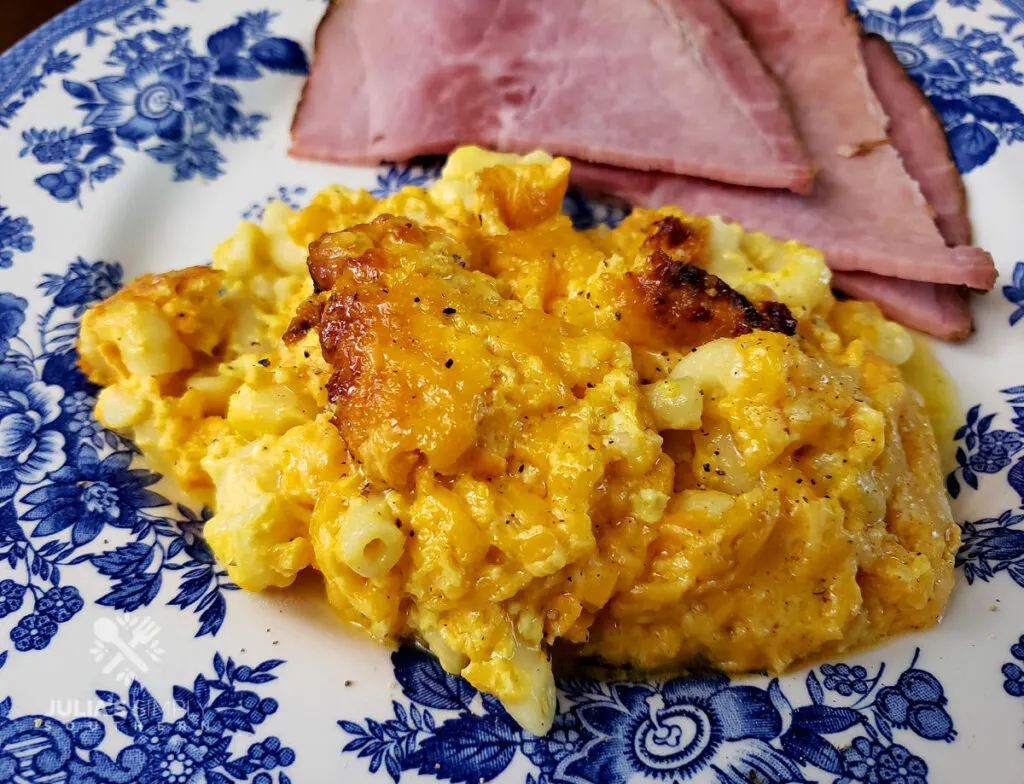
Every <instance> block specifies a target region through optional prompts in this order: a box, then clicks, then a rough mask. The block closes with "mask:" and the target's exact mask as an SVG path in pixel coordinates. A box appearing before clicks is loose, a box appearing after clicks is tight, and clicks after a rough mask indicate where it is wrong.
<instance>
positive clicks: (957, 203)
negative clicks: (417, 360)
mask: <svg viewBox="0 0 1024 784" xmlns="http://www.w3.org/2000/svg"><path fill="white" fill-rule="evenodd" d="M861 54H862V55H863V56H864V64H865V65H866V66H867V71H868V78H869V79H870V80H871V86H872V87H873V88H874V90H875V93H876V94H877V95H878V99H879V101H881V103H882V107H883V108H884V109H885V112H886V114H888V115H889V140H890V142H892V145H893V146H894V147H895V148H896V151H897V152H898V153H899V154H900V157H901V158H902V159H903V165H904V166H905V167H906V169H907V172H908V173H909V174H910V175H911V176H913V178H914V180H916V181H917V184H918V185H919V186H920V188H921V193H922V194H923V195H924V197H925V199H926V200H927V201H928V203H929V204H930V205H931V207H932V209H933V210H934V212H935V215H934V219H935V225H936V226H938V228H939V233H940V234H942V237H943V239H945V240H946V244H947V245H966V244H967V243H969V242H970V241H971V220H970V218H969V217H968V214H967V191H966V189H965V188H964V183H963V180H962V179H961V178H960V172H959V171H958V170H957V168H956V165H955V164H954V163H953V160H952V158H951V156H950V150H949V144H948V142H947V141H946V134H945V131H944V130H943V127H942V122H941V121H940V120H939V117H938V115H937V114H936V113H935V110H934V109H933V108H932V105H931V103H930V102H929V101H928V99H927V98H926V97H925V95H924V93H922V92H921V90H920V89H919V88H918V86H917V84H916V83H915V82H914V81H913V79H911V78H910V76H909V75H908V74H907V72H906V70H905V69H904V68H903V66H902V65H901V64H900V61H899V60H898V59H897V58H896V53H895V52H894V51H893V50H892V47H891V46H889V44H888V42H887V41H886V40H885V39H884V38H881V37H879V36H876V35H867V36H865V37H864V38H862V39H861ZM832 283H833V285H835V287H836V288H838V289H840V290H842V291H845V292H846V293H847V294H849V295H851V296H853V297H858V298H860V299H870V300H874V301H875V302H876V303H878V306H879V307H880V308H881V309H882V311H883V312H884V313H885V314H886V315H887V316H888V317H889V318H891V319H895V320H897V321H899V322H901V323H903V324H906V325H907V326H909V327H914V328H915V329H919V330H921V331H922V332H927V333H928V334H930V335H934V336H935V337H938V338H942V339H943V340H963V339H964V338H966V337H967V336H968V335H969V334H970V333H971V329H972V327H973V322H972V319H971V303H970V294H969V293H968V292H967V291H966V290H965V289H964V288H963V287H962V286H947V285H941V284H937V283H921V282H918V281H905V280H900V279H898V278H886V277H882V276H881V275H873V274H871V273H868V272H836V273H834V274H833V277H832Z"/></svg>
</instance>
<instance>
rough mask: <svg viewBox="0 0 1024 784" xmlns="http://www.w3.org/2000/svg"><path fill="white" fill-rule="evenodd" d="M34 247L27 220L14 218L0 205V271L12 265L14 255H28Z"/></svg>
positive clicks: (33, 239) (19, 217)
mask: <svg viewBox="0 0 1024 784" xmlns="http://www.w3.org/2000/svg"><path fill="white" fill-rule="evenodd" d="M34 245H35V238H34V237H33V236H32V224H31V223H29V221H28V218H25V217H22V216H17V217H15V216H14V215H11V214H10V212H9V211H8V209H7V208H6V207H4V206H3V205H2V204H0V269H7V268H9V267H10V266H11V265H12V264H13V263H14V254H15V253H28V252H29V251H30V250H32V247H33V246H34Z"/></svg>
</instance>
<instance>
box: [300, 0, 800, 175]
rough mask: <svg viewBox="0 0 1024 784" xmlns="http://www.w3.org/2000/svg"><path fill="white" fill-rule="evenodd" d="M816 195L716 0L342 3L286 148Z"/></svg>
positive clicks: (769, 83)
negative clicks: (663, 175)
mask: <svg viewBox="0 0 1024 784" xmlns="http://www.w3.org/2000/svg"><path fill="white" fill-rule="evenodd" d="M470 142H472V143H477V144H482V145H485V146H489V147H496V148H499V149H504V150H510V151H515V152H527V151H530V150H533V149H535V148H538V147H540V148H543V149H546V150H548V151H550V152H553V153H558V154H564V155H573V156H576V157H578V158H582V159H585V160H591V161H599V162H602V163H608V164H614V165H618V166H626V167H632V168H635V169H642V170H657V171H666V172H674V173H677V174H690V175H695V176H700V177H707V178H712V179H717V180H721V181H724V182H730V183H736V184H740V185H748V186H758V187H772V188H785V189H791V190H794V191H798V192H806V191H808V190H809V189H810V186H811V181H812V177H813V167H812V166H811V164H810V163H809V160H808V158H807V156H806V154H805V152H804V150H803V147H802V145H801V143H800V141H799V140H798V138H797V135H796V133H795V131H794V128H793V124H792V120H791V118H790V116H789V114H788V109H787V106H786V102H785V100H784V98H783V96H782V93H781V90H780V88H779V86H778V85H777V84H776V83H775V81H774V80H773V79H772V78H771V76H769V74H768V73H767V71H766V70H765V68H764V66H763V65H762V63H761V62H760V60H758V58H757V56H756V55H755V54H754V53H753V51H752V50H751V48H750V45H749V44H748V43H747V41H746V40H745V39H744V38H743V36H742V34H741V32H740V31H739V29H738V27H737V26H736V24H735V22H734V21H733V20H732V18H731V17H730V16H729V14H728V13H727V12H726V11H725V10H724V9H723V8H722V6H721V5H720V4H719V2H718V0H628V2H624V0H557V2H551V0H342V2H335V3H334V4H333V5H332V6H331V7H330V8H329V9H328V11H327V13H326V15H325V16H324V19H323V21H322V22H321V23H320V28H319V29H318V31H317V36H316V58H315V61H314V64H313V70H312V73H311V75H310V77H309V80H308V81H307V83H306V87H305V92H304V94H303V97H302V100H301V102H300V104H299V108H298V110H297V112H296V115H295V119H294V122H293V125H292V146H291V153H292V154H293V155H295V156H298V157H302V158H314V159H320V160H330V161H338V162H347V163H376V162H379V161H381V160H402V159H406V158H410V157H413V156H416V155H424V154H442V153H447V152H449V151H450V150H451V149H452V147H454V146H456V145H458V144H463V143H470Z"/></svg>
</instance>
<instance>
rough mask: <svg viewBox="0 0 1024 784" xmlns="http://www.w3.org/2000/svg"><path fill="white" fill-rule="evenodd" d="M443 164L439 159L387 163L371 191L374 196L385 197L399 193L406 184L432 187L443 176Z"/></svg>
mask: <svg viewBox="0 0 1024 784" xmlns="http://www.w3.org/2000/svg"><path fill="white" fill-rule="evenodd" d="M441 166H442V163H441V162H439V161H430V162H427V163H404V164H403V163H398V164H395V163H392V164H387V165H386V166H384V168H383V171H381V172H379V173H378V174H377V182H376V184H375V185H374V187H372V188H370V193H371V194H372V195H373V196H374V198H377V199H383V198H384V197H386V196H390V195H391V194H393V193H398V192H399V191H400V190H402V188H405V187H406V186H415V187H417V188H427V187H430V184H431V183H432V182H433V181H434V180H436V179H437V178H438V177H440V176H441Z"/></svg>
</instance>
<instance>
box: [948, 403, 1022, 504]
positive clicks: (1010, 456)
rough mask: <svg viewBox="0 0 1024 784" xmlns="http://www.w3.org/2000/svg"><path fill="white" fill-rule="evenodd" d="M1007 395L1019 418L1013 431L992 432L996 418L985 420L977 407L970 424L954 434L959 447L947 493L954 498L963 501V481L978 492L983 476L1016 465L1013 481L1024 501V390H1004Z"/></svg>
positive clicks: (950, 474)
mask: <svg viewBox="0 0 1024 784" xmlns="http://www.w3.org/2000/svg"><path fill="white" fill-rule="evenodd" d="M1003 394H1004V395H1006V396H1007V398H1008V402H1009V403H1010V405H1011V406H1012V407H1013V411H1014V414H1015V418H1014V419H1013V420H1012V424H1013V426H1014V429H1013V430H994V429H992V424H993V422H994V421H995V419H996V414H988V415H987V416H982V414H981V406H973V407H972V408H971V409H970V410H969V411H968V412H967V420H966V422H965V423H964V424H963V425H962V426H961V427H960V428H959V429H958V430H957V431H956V433H955V434H954V438H955V439H956V442H957V444H958V446H957V450H956V468H954V469H953V470H952V471H951V472H950V473H949V476H947V477H946V489H947V490H949V494H950V495H951V496H953V498H959V497H960V494H961V492H963V486H962V485H961V481H963V483H964V484H966V485H967V486H968V487H970V488H971V489H972V490H977V489H978V478H979V475H981V474H998V473H1001V472H1002V471H1004V470H1005V469H1006V468H1007V466H1010V465H1011V464H1013V468H1012V469H1011V470H1010V475H1009V481H1010V484H1011V486H1013V488H1014V489H1015V490H1016V491H1017V493H1018V495H1020V496H1021V498H1022V499H1024V462H1021V458H1020V457H1019V456H1020V454H1021V452H1022V451H1024V386H1022V387H1011V388H1009V389H1004V390H1003Z"/></svg>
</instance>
